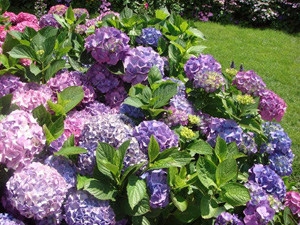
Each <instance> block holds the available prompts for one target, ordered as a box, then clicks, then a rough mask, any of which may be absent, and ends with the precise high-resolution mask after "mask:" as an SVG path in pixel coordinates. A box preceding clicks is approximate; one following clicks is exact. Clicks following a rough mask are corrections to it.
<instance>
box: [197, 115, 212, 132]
mask: <svg viewBox="0 0 300 225" xmlns="http://www.w3.org/2000/svg"><path fill="white" fill-rule="evenodd" d="M196 115H197V116H199V118H200V123H199V126H198V130H200V131H201V133H202V134H203V135H204V136H207V135H208V134H209V125H210V123H211V119H212V118H213V117H211V116H210V115H209V114H207V113H203V112H201V111H199V112H197V114H196Z"/></svg>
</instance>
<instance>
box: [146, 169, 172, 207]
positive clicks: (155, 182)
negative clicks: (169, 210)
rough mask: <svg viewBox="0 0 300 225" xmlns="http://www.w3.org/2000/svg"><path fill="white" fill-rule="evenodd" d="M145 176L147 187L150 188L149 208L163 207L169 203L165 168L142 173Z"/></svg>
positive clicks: (168, 188)
mask: <svg viewBox="0 0 300 225" xmlns="http://www.w3.org/2000/svg"><path fill="white" fill-rule="evenodd" d="M142 178H143V179H145V178H146V183H147V187H148V188H149V190H150V193H151V196H150V206H151V208H164V207H166V206H167V205H168V204H169V195H170V187H169V185H168V182H167V172H166V171H165V170H162V169H160V170H151V171H148V172H146V173H145V174H143V175H142Z"/></svg>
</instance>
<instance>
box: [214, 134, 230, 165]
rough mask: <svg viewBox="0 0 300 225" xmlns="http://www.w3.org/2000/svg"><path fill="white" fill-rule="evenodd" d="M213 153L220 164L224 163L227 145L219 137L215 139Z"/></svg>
mask: <svg viewBox="0 0 300 225" xmlns="http://www.w3.org/2000/svg"><path fill="white" fill-rule="evenodd" d="M215 153H216V155H217V157H218V159H219V161H220V162H222V161H224V160H225V159H226V158H227V154H228V150H227V144H226V142H225V140H224V139H222V138H221V137H220V136H218V137H217V143H216V147H215Z"/></svg>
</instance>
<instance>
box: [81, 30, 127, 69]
mask: <svg viewBox="0 0 300 225" xmlns="http://www.w3.org/2000/svg"><path fill="white" fill-rule="evenodd" d="M129 40H130V39H129V37H128V36H127V35H126V34H125V33H123V32H122V31H120V30H118V29H116V28H114V27H101V28H99V29H96V30H95V33H94V34H92V35H90V36H88V37H87V38H86V39H85V45H84V46H85V47H86V49H87V51H88V52H92V56H93V58H94V59H95V60H96V61H97V62H99V63H107V64H111V65H116V64H117V62H118V61H119V60H122V61H123V60H124V59H125V56H126V55H127V52H128V50H129V48H130V46H129V45H128V42H129Z"/></svg>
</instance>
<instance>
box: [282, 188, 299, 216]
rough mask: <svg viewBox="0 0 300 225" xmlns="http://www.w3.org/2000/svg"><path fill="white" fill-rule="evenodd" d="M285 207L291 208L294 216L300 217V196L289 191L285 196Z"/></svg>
mask: <svg viewBox="0 0 300 225" xmlns="http://www.w3.org/2000/svg"><path fill="white" fill-rule="evenodd" d="M284 204H285V206H287V207H289V208H290V209H291V211H292V213H293V214H298V216H300V194H299V192H296V191H289V192H287V193H286V196H285V203H284Z"/></svg>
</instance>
